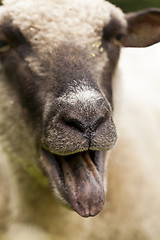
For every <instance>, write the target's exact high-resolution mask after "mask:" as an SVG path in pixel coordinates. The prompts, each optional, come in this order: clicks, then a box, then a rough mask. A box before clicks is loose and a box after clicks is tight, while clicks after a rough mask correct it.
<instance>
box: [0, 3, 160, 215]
mask: <svg viewBox="0 0 160 240" xmlns="http://www.w3.org/2000/svg"><path fill="white" fill-rule="evenodd" d="M143 30H144V31H143ZM152 32H153V34H151V33H152ZM144 34H145V35H144ZM159 40H160V11H159V10H157V9H150V10H146V11H141V12H138V13H134V14H128V15H125V14H124V13H122V11H121V10H120V9H118V8H116V7H115V6H113V5H112V4H110V3H109V2H105V1H102V0H95V1H92V0H87V1H86V0H85V1H82V0H76V1H71V0H67V1H63V0H62V1H51V0H50V1H49V0H47V1H42V0H40V1H39V0H37V1H32V0H23V1H21V0H18V1H14V0H5V1H4V2H3V6H2V7H1V9H0V60H1V63H2V66H3V68H4V71H5V73H6V76H7V79H8V83H9V84H10V86H11V87H12V88H14V89H15V92H16V93H17V95H18V97H19V102H20V104H21V106H22V108H24V109H26V110H27V117H29V121H30V122H31V123H32V131H33V132H34V135H35V136H36V141H37V143H38V146H39V148H38V149H37V151H39V152H40V159H41V162H42V164H43V166H44V168H45V171H46V174H47V175H48V177H49V180H50V182H51V186H52V189H53V192H54V193H55V195H56V196H57V197H58V198H59V199H60V200H61V201H62V202H63V203H65V204H66V205H68V206H69V207H71V208H72V209H74V210H75V211H76V212H77V213H79V214H80V215H81V216H83V217H88V216H94V215H96V214H97V213H99V212H100V211H101V209H102V207H103V205H104V201H105V190H106V189H105V188H106V187H105V186H106V183H105V182H106V179H105V166H106V158H107V154H108V151H109V150H110V149H111V148H112V147H113V146H114V145H115V143H116V139H117V134H116V128H115V125H114V122H113V117H112V111H113V107H114V102H113V99H112V77H113V75H114V72H115V69H116V66H117V62H118V58H119V53H120V49H121V46H122V45H125V46H141V47H142V46H148V45H151V44H153V43H156V42H158V41H159Z"/></svg>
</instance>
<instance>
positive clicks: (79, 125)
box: [65, 114, 107, 139]
mask: <svg viewBox="0 0 160 240" xmlns="http://www.w3.org/2000/svg"><path fill="white" fill-rule="evenodd" d="M106 119H107V114H104V115H103V116H97V119H96V120H94V121H89V122H87V121H85V120H84V121H83V119H82V118H81V117H80V119H79V118H78V117H77V118H70V117H67V118H66V119H65V123H66V124H67V125H68V126H70V127H72V128H74V129H75V130H78V131H79V132H81V133H83V136H84V137H86V138H88V139H91V138H92V137H93V136H94V135H95V132H96V130H97V129H98V128H99V127H100V126H101V125H102V124H103V123H104V122H105V120H106Z"/></svg>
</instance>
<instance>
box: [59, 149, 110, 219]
mask: <svg viewBox="0 0 160 240" xmlns="http://www.w3.org/2000/svg"><path fill="white" fill-rule="evenodd" d="M60 161H61V166H62V170H63V173H64V181H65V187H66V191H67V193H68V198H69V201H70V204H71V205H72V207H73V209H74V210H75V211H76V212H77V213H78V214H79V215H81V216H83V217H89V216H95V215H96V214H98V213H99V212H100V211H101V209H102V207H103V205H104V199H105V194H104V188H103V183H102V179H101V176H100V174H99V172H98V171H97V169H96V167H95V165H94V163H93V162H92V160H91V158H90V156H89V154H88V152H83V153H82V154H77V155H76V154H75V155H73V156H72V157H71V156H70V157H69V158H68V159H67V158H65V159H64V158H63V157H62V158H60Z"/></svg>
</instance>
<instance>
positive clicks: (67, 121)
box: [63, 117, 87, 132]
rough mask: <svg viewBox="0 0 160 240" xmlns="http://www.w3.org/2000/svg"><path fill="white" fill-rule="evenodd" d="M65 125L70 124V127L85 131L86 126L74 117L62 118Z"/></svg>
mask: <svg viewBox="0 0 160 240" xmlns="http://www.w3.org/2000/svg"><path fill="white" fill-rule="evenodd" d="M63 121H64V122H65V124H66V125H68V126H70V127H71V128H75V129H78V130H79V131H80V132H85V130H86V128H87V126H86V124H84V123H82V122H81V121H80V120H78V119H76V118H69V117H67V118H65V119H63Z"/></svg>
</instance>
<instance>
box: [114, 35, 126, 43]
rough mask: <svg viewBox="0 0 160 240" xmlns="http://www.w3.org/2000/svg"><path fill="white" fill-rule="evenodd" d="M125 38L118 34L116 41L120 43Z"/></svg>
mask: <svg viewBox="0 0 160 240" xmlns="http://www.w3.org/2000/svg"><path fill="white" fill-rule="evenodd" d="M123 36H124V35H123V34H117V35H116V36H115V39H116V40H117V41H119V42H120V41H121V40H122V38H123Z"/></svg>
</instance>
